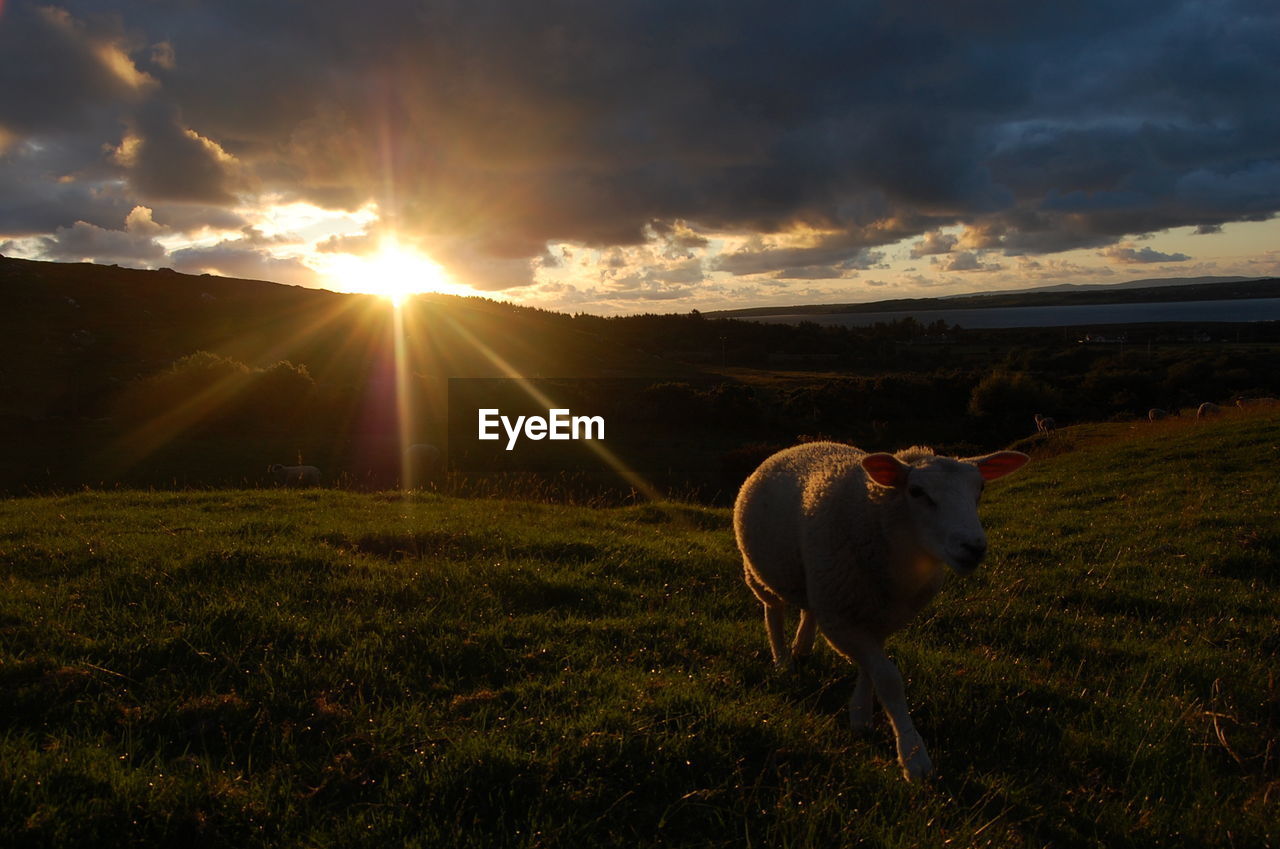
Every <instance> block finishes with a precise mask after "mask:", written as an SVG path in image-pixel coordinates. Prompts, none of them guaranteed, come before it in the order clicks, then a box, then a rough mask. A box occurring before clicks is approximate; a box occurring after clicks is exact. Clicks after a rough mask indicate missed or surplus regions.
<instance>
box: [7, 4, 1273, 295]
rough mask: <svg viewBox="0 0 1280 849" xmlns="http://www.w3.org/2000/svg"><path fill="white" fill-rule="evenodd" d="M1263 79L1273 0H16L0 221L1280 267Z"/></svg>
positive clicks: (114, 251) (486, 262) (925, 268)
mask: <svg viewBox="0 0 1280 849" xmlns="http://www.w3.org/2000/svg"><path fill="white" fill-rule="evenodd" d="M1277 91H1280V5H1278V4H1276V3H1275V2H1274V0H1259V2H1249V1H1247V0H1222V1H1221V2H1207V1H1206V2H1176V0H1175V1H1174V2H1158V3H1157V2H1139V1H1138V0H1135V2H1127V3H1121V4H1117V3H1113V2H1110V0H1108V2H1096V3H1095V2H1087V0H1085V2H1077V3H1071V4H1045V3H1032V2H1023V3H1015V2H1010V0H989V1H988V0H979V2H969V3H954V2H946V0H937V2H895V3H867V2H857V0H839V2H821V0H815V2H806V3H800V4H782V3H762V2H752V0H737V2H698V0H680V1H679V2H664V0H644V2H640V0H610V2H599V0H590V2H565V1H564V0H540V2H537V3H531V2H518V1H517V0H441V2H436V0H417V2H408V0H383V1H380V2H377V3H365V4H351V3H350V2H335V0H307V2H301V0H216V2H215V0H181V2H164V3H157V2H154V0H121V2H93V0H85V2H61V3H59V2H51V3H37V2H22V0H0V253H3V254H5V255H7V256H17V257H24V258H31V259H47V260H57V261H70V262H79V261H93V262H99V263H106V264H112V263H115V264H119V265H123V266H130V267H138V268H161V267H168V268H174V269H176V270H178V271H184V272H190V273H196V274H200V273H209V274H222V275H229V276H236V277H250V278H258V279H267V280H275V281H278V282H282V283H290V284H298V285H305V286H319V287H323V288H332V289H341V290H367V291H382V290H383V289H391V288H425V289H431V290H438V291H446V292H453V293H458V294H481V295H484V296H486V297H493V298H498V299H502V300H510V301H514V302H518V303H525V304H530V305H535V306H541V307H547V308H551V309H557V310H565V311H570V312H594V313H602V314H617V313H634V312H686V311H689V310H691V309H700V310H708V309H720V308H733V307H748V306H761V305H771V304H797V303H820V302H858V301H871V300H882V299H886V298H901V297H928V296H933V295H943V294H955V293H959V292H978V291H988V290H998V289H1011V288H1025V287H1029V286H1039V285H1051V284H1055V283H1106V282H1121V281H1125V280H1131V279H1139V278H1149V277H1188V276H1201V275H1244V276H1269V275H1280V238H1278V237H1280V219H1277V218H1276V217H1275V215H1276V212H1277V211H1278V210H1280V109H1277V108H1276V105H1275V98H1276V92H1277ZM392 277H394V278H396V281H389V278H392ZM405 281H408V282H405Z"/></svg>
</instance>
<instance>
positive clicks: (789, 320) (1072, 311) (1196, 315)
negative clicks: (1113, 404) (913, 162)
mask: <svg viewBox="0 0 1280 849" xmlns="http://www.w3.org/2000/svg"><path fill="white" fill-rule="evenodd" d="M907 316H913V317H914V318H915V319H916V321H919V322H920V323H921V324H932V323H933V322H935V321H937V320H938V319H942V320H943V321H945V322H946V323H947V324H948V325H951V324H958V325H960V326H961V327H964V328H968V329H971V330H983V329H989V328H998V327H1074V326H1078V325H1097V324H1146V323H1151V322H1165V321H1173V322H1177V321H1184V322H1194V323H1202V322H1213V321H1224V322H1244V321H1280V298H1247V299H1243V300H1241V299H1237V300H1231V301H1169V302H1167V303H1154V304H1079V305H1073V306H1052V307H988V308H986V309H956V310H947V309H942V310H902V311H896V312H864V313H834V314H829V315H802V314H790V315H786V314H782V313H779V314H778V315H755V316H744V318H745V319H746V320H748V321H763V322H768V323H771V324H799V323H800V322H802V321H812V322H814V323H816V324H822V325H838V326H841V327H869V326H871V325H872V324H875V323H876V322H886V323H887V322H891V321H898V320H900V319H903V318H906V317H907Z"/></svg>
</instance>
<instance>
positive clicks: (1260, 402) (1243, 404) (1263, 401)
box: [1236, 398, 1280, 410]
mask: <svg viewBox="0 0 1280 849" xmlns="http://www.w3.org/2000/svg"><path fill="white" fill-rule="evenodd" d="M1277 404H1280V400H1277V399H1275V398H1237V399H1236V406H1237V407H1239V408H1240V409H1242V410H1244V409H1248V408H1249V407H1274V406H1276V405H1277Z"/></svg>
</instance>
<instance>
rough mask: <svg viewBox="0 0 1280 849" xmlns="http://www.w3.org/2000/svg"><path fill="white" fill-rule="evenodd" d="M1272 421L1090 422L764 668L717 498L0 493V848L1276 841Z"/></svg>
mask: <svg viewBox="0 0 1280 849" xmlns="http://www.w3.org/2000/svg"><path fill="white" fill-rule="evenodd" d="M1278 437H1280V416H1278V415H1277V414H1276V413H1274V412H1258V413H1255V414H1252V415H1243V414H1237V415H1233V416H1228V417H1225V418H1223V419H1220V420H1217V421H1213V422H1210V423H1200V424H1197V423H1195V422H1172V423H1162V424H1159V425H1151V426H1145V425H1144V426H1138V425H1132V424H1112V425H1090V426H1082V427H1079V428H1071V429H1067V430H1064V431H1061V432H1059V433H1056V434H1054V435H1052V436H1051V437H1050V438H1049V440H1047V441H1045V442H1044V443H1043V444H1041V445H1039V446H1038V447H1037V451H1038V452H1039V453H1040V455H1041V456H1039V457H1038V458H1037V461H1036V462H1034V463H1033V464H1032V465H1030V466H1028V467H1027V468H1026V469H1025V470H1023V471H1021V472H1019V473H1018V475H1017V476H1015V477H1013V478H1010V479H1009V480H1008V481H1005V482H1001V483H1000V484H998V485H995V486H993V487H991V488H990V489H989V493H988V496H987V501H986V504H985V506H984V508H983V510H984V515H985V521H986V524H987V527H988V530H989V532H990V536H991V549H992V555H991V557H990V560H989V562H988V564H986V565H985V566H984V567H983V569H981V570H979V572H978V573H977V574H976V575H975V576H973V577H971V578H969V579H967V580H963V581H959V580H957V581H955V582H953V583H951V584H949V585H948V587H947V588H946V589H944V591H943V594H942V595H941V596H940V598H939V599H938V601H937V603H936V604H935V606H934V607H932V608H931V609H930V610H929V611H927V612H926V614H925V615H924V616H923V618H922V619H921V620H919V621H918V622H916V623H915V624H914V625H913V626H911V627H910V628H909V629H908V630H906V631H905V632H903V633H902V634H900V635H898V636H897V637H896V638H895V639H894V640H893V641H892V643H891V646H890V648H891V652H892V654H893V655H894V657H895V658H896V659H897V660H898V662H899V664H900V666H901V667H902V669H903V673H904V676H905V677H906V678H907V680H908V696H909V698H910V700H911V702H912V705H913V710H914V714H915V717H916V720H917V724H918V725H919V727H920V728H921V730H922V733H923V734H924V736H925V738H926V740H927V741H929V743H930V745H931V751H932V753H933V756H934V761H935V764H936V765H937V769H938V773H937V775H936V777H935V778H934V779H933V780H932V781H931V782H930V783H928V784H926V785H924V786H918V787H917V786H909V785H906V784H905V783H903V782H902V780H901V779H900V778H899V775H898V770H897V769H896V766H895V765H894V763H893V760H892V757H893V752H892V743H891V740H890V737H889V735H888V733H887V731H886V730H885V728H884V727H883V722H882V723H881V725H880V727H879V728H878V729H877V731H876V732H875V733H874V734H872V735H871V736H870V737H868V738H865V739H860V738H856V737H854V736H853V735H851V733H850V732H849V730H848V728H847V726H846V724H845V721H846V715H845V712H844V703H845V701H846V700H847V699H848V697H849V695H850V693H851V691H852V686H853V678H852V669H851V668H850V666H849V665H848V664H847V663H845V662H844V661H842V660H840V659H838V658H836V657H835V656H834V655H833V653H832V652H830V651H829V650H825V649H824V650H822V651H820V652H819V653H818V654H817V656H816V657H815V659H814V661H813V662H812V663H811V664H810V665H808V666H807V667H805V668H804V669H802V670H801V671H799V672H797V673H794V674H788V675H778V674H774V673H773V672H771V671H770V670H769V667H768V653H767V648H766V644H765V636H764V631H763V627H762V623H761V621H760V615H759V610H758V606H757V605H756V603H755V602H754V600H753V599H752V598H751V596H750V594H749V593H748V592H747V590H746V589H745V588H744V587H743V586H742V583H741V579H740V567H739V563H738V558H737V556H736V553H735V551H734V546H733V542H732V538H731V533H730V530H729V519H728V514H727V512H726V511H723V510H714V509H707V508H698V507H689V506H682V505H641V506H633V507H627V508H617V509H597V510H593V509H587V508H571V507H565V506H554V505H539V504H532V503H521V502H514V501H497V502H495V501H459V500H449V499H444V498H440V497H433V496H423V495H416V496H401V495H398V494H358V493H351V492H339V491H309V492H289V491H219V492H184V493H153V492H152V493H148V492H115V493H98V492H86V493H81V494H76V495H69V496H65V497H49V498H30V499H16V500H8V501H3V502H0V579H2V580H3V582H4V588H5V591H4V593H3V595H0V693H2V694H4V695H3V696H0V844H3V845H5V846H13V847H24V846H85V847H112V846H140V845H186V846H191V847H197V846H226V847H248V846H273V847H278V846H307V847H328V846H332V847H355V846H370V847H374V846H376V847H387V846H402V845H403V846H424V847H425V846H475V847H481V846H484V847H488V846H521V847H533V846H565V847H580V846H619V847H621V846H628V847H633V846H745V845H751V846H815V847H816V846H822V847H829V846H838V845H868V846H891V847H907V846H943V845H953V846H1046V845H1052V846H1056V847H1062V846H1098V845H1105V846H1153V847H1154V846H1170V845H1197V846H1221V847H1242V846H1259V847H1260V846H1274V845H1276V843H1277V842H1278V841H1280V837H1278V836H1277V830H1276V826H1275V823H1276V822H1277V821H1280V747H1278V746H1277V742H1276V741H1277V737H1278V735H1277V731H1278V730H1280V679H1278V678H1277V674H1276V670H1277V668H1278V663H1277V660H1278V657H1280V637H1278V636H1277V631H1276V618H1275V617H1276V611H1277V609H1280V566H1278V557H1280V497H1278V496H1280V491H1278V486H1277V481H1276V476H1275V473H1274V470H1275V468H1276V466H1277V462H1280V447H1278V445H1277V443H1278V441H1280V440H1278Z"/></svg>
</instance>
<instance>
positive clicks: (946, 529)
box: [733, 442, 1028, 781]
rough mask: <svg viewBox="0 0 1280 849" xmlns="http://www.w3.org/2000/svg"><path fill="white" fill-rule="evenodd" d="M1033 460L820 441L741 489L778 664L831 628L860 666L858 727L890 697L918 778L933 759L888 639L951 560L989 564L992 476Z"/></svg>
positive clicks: (747, 544) (911, 776)
mask: <svg viewBox="0 0 1280 849" xmlns="http://www.w3.org/2000/svg"><path fill="white" fill-rule="evenodd" d="M1027 460H1028V457H1027V455H1025V454H1021V453H1019V452H1016V451H998V452H996V453H994V454H987V455H985V456H982V457H972V458H969V459H963V460H960V459H952V458H949V457H939V456H936V455H935V454H934V453H933V452H932V451H931V450H930V449H928V448H921V447H915V448H909V449H907V450H905V451H900V452H898V453H897V454H868V453H865V452H863V451H860V450H858V449H857V448H854V447H852V446H850V445H840V444H837V443H833V442H811V443H808V444H805V445H799V446H796V447H794V448H789V449H787V450H785V451H781V452H779V453H777V454H774V455H773V456H772V457H770V458H769V459H767V460H765V461H764V463H763V464H761V466H760V468H758V469H757V470H756V471H755V473H754V474H752V475H751V477H749V478H748V479H747V481H746V483H744V484H743V485H742V490H741V491H740V492H739V493H738V499H737V502H736V503H735V505H734V510H733V527H734V533H735V535H736V537H737V540H738V548H739V549H740V550H741V551H742V556H743V561H744V567H745V574H746V582H747V586H748V587H750V588H751V591H752V592H753V593H755V596H756V598H758V599H759V600H760V602H761V603H762V604H763V605H764V619H765V627H766V629H767V631H768V634H769V647H770V650H771V652H772V655H773V661H774V663H775V665H777V666H779V667H785V666H787V665H788V664H790V663H792V662H794V661H795V660H796V659H798V658H799V657H802V656H804V655H807V654H808V653H809V652H810V651H811V650H812V648H813V641H814V636H815V632H816V629H819V628H820V629H821V630H822V634H823V636H824V637H826V639H827V642H828V643H830V644H831V646H832V647H833V648H834V649H835V650H836V651H837V652H839V653H840V654H842V655H844V656H845V657H847V658H849V659H850V660H852V661H854V662H855V663H857V664H858V667H859V669H860V673H859V675H858V683H857V686H856V687H855V689H854V692H853V698H852V700H851V701H850V702H849V717H850V720H851V721H852V723H853V726H854V727H855V728H857V729H861V728H865V727H867V726H868V725H869V724H870V722H871V716H872V710H873V707H874V705H873V700H872V699H873V696H877V697H879V699H880V703H881V704H882V705H884V708H885V711H886V713H888V715H889V720H890V722H891V723H892V724H893V729H894V734H895V737H896V739H897V750H898V762H899V763H900V764H901V766H902V772H903V775H904V776H905V777H906V778H907V780H909V781H915V780H918V779H920V778H921V777H923V776H924V775H926V774H927V773H928V772H929V771H930V770H931V769H932V768H933V767H932V762H931V761H930V760H929V755H928V752H927V751H926V750H925V746H924V741H923V740H922V739H921V737H920V734H919V732H918V731H916V728H915V725H914V724H913V723H912V721H911V716H910V714H909V713H908V711H907V702H906V697H905V694H904V693H903V686H902V676H901V674H900V673H899V672H898V669H897V667H896V666H895V665H894V664H893V662H892V661H891V660H889V658H888V657H886V656H885V653H884V641H885V639H886V638H887V637H888V636H889V635H890V634H892V633H894V632H895V631H897V630H898V629H900V628H902V627H903V626H904V625H905V624H907V622H908V621H910V620H911V619H912V617H914V616H915V615H916V614H917V613H918V612H919V611H920V610H921V609H923V608H924V606H925V605H927V604H928V603H929V601H930V600H932V598H933V597H934V595H936V594H937V592H938V590H939V589H940V588H941V586H942V581H943V578H944V577H945V574H946V570H945V568H944V564H945V565H949V566H950V567H951V568H952V570H954V571H955V572H956V573H957V574H961V575H964V574H968V573H970V572H972V571H973V570H974V569H976V568H977V567H978V564H979V563H980V562H981V561H982V558H983V556H984V555H985V554H986V550H987V538H986V534H985V533H984V531H983V529H982V524H981V522H980V521H979V520H978V499H979V497H980V495H981V493H982V489H983V486H984V485H985V482H986V481H989V480H995V479H996V478H1000V477H1003V476H1005V475H1007V474H1009V473H1010V472H1013V471H1015V470H1016V469H1018V468H1020V467H1021V466H1022V465H1023V464H1025V463H1026V462H1027ZM792 606H794V607H797V608H799V610H800V625H799V627H798V628H797V630H796V635H795V639H794V640H793V642H792V643H791V646H790V649H789V650H788V648H787V645H786V635H785V633H784V632H783V618H784V615H785V613H786V611H787V609H788V608H789V607H792Z"/></svg>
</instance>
